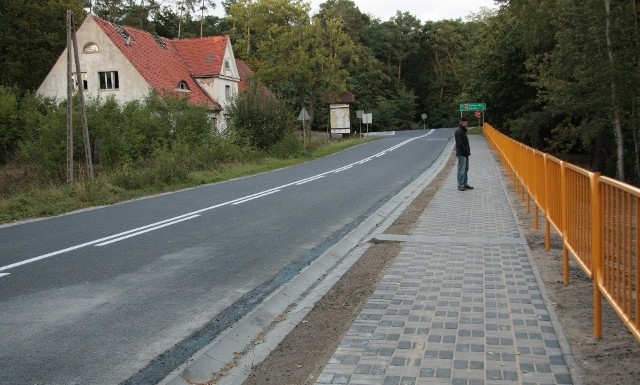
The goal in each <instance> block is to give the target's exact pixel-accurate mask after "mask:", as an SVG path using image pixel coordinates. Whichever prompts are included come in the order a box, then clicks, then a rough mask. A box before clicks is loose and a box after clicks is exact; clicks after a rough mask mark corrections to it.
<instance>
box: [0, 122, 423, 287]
mask: <svg viewBox="0 0 640 385" xmlns="http://www.w3.org/2000/svg"><path fill="white" fill-rule="evenodd" d="M434 131H435V130H433V129H432V130H431V131H429V132H427V133H426V134H424V135H420V136H416V137H415V138H411V139H407V140H405V141H404V142H401V143H398V144H396V145H395V146H393V147H390V148H388V149H386V150H384V151H381V152H379V153H378V154H376V155H373V156H370V157H367V158H365V159H362V160H359V161H357V162H354V163H351V164H348V165H346V166H343V167H340V168H337V169H335V170H331V171H327V172H324V173H322V174H318V175H314V176H312V177H308V178H305V179H300V180H298V181H295V182H291V183H287V184H285V185H282V186H279V187H275V188H272V189H269V190H265V191H261V192H258V193H255V194H251V195H247V196H244V197H241V198H237V199H234V200H231V201H228V202H224V203H220V204H217V205H214V206H209V207H205V208H203V209H200V210H197V211H193V212H190V213H187V214H182V215H179V216H176V217H173V218H169V219H165V220H163V221H159V222H156V223H152V224H149V225H146V226H141V227H138V228H135V229H131V230H127V231H124V232H122V233H118V234H114V235H110V236H108V237H104V238H100V239H96V240H93V241H89V242H85V243H82V244H79V245H75V246H71V247H67V248H66V249H62V250H57V251H52V252H51V253H47V254H43V255H40V256H37V257H34V258H29V259H25V260H24V261H20V262H16V263H12V264H10V265H5V266H0V272H2V271H6V270H9V269H13V268H15V267H19V266H24V265H27V264H29V263H33V262H37V261H41V260H43V259H47V258H50V257H53V256H56V255H60V254H64V253H66V252H69V251H73V250H77V249H81V248H83V247H87V246H92V245H95V246H106V245H109V244H112V243H115V242H118V241H121V240H124V239H127V238H131V237H135V236H137V235H141V234H145V233H148V232H151V231H154V230H158V229H161V228H163V227H167V226H171V225H174V224H176V223H180V222H183V221H187V220H190V219H193V218H197V217H198V216H200V214H201V213H203V212H205V211H210V210H213V209H217V208H219V207H223V206H227V205H239V204H241V203H245V202H249V201H251V200H254V199H258V198H262V197H265V196H267V195H271V194H274V193H277V192H279V191H281V190H282V189H284V188H286V187H290V186H296V185H297V186H299V185H302V184H305V183H308V182H311V181H313V180H317V179H320V178H322V177H324V176H326V175H328V174H331V173H338V172H341V171H344V170H348V169H350V168H352V167H353V166H356V165H359V164H364V163H367V162H369V161H370V160H372V159H374V158H379V157H381V156H383V155H386V154H387V153H388V152H390V151H393V150H395V149H397V148H400V147H402V146H404V145H405V144H407V143H410V142H412V141H414V140H416V139H422V138H424V137H426V136H429V135H431V134H432V133H433V132H434ZM5 275H9V273H0V277H3V276H5Z"/></svg>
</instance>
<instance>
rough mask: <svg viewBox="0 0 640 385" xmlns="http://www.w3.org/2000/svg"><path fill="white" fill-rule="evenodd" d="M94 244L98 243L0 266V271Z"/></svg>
mask: <svg viewBox="0 0 640 385" xmlns="http://www.w3.org/2000/svg"><path fill="white" fill-rule="evenodd" d="M96 242H98V241H91V242H87V243H83V244H81V245H76V246H71V247H67V248H66V249H63V250H58V251H54V252H51V253H48V254H44V255H41V256H39V257H34V258H30V259H26V260H24V261H21V262H16V263H12V264H10V265H6V266H1V267H0V271H5V270H9V269H13V268H14V267H18V266H22V265H26V264H28V263H31V262H36V261H40V260H42V259H46V258H49V257H53V256H55V255H58V254H62V253H66V252H67V251H73V250H77V249H81V248H83V247H85V246H89V245H93V244H94V243H96Z"/></svg>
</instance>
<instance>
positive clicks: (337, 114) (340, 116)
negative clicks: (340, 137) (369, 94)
mask: <svg viewBox="0 0 640 385" xmlns="http://www.w3.org/2000/svg"><path fill="white" fill-rule="evenodd" d="M329 109H330V113H329V117H330V120H331V133H332V134H350V133H351V119H350V118H349V105H348V104H332V105H331V106H330V107H329Z"/></svg>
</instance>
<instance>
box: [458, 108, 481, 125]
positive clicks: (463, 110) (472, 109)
mask: <svg viewBox="0 0 640 385" xmlns="http://www.w3.org/2000/svg"><path fill="white" fill-rule="evenodd" d="M486 110H487V104H486V103H460V117H462V112H465V111H475V115H476V117H477V118H478V119H480V118H482V119H480V126H484V112H485V111H486Z"/></svg>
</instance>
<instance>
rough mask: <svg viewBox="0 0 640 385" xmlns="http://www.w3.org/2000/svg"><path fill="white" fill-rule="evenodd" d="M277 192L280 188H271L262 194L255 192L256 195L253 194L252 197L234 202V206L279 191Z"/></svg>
mask: <svg viewBox="0 0 640 385" xmlns="http://www.w3.org/2000/svg"><path fill="white" fill-rule="evenodd" d="M277 192H280V190H270V191H266V192H264V193H261V194H254V195H253V196H251V197H250V198H247V199H243V200H241V201H238V202H235V203H232V205H234V206H235V205H239V204H241V203H245V202H249V201H252V200H254V199H258V198H262V197H264V196H267V195H271V194H275V193H277Z"/></svg>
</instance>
